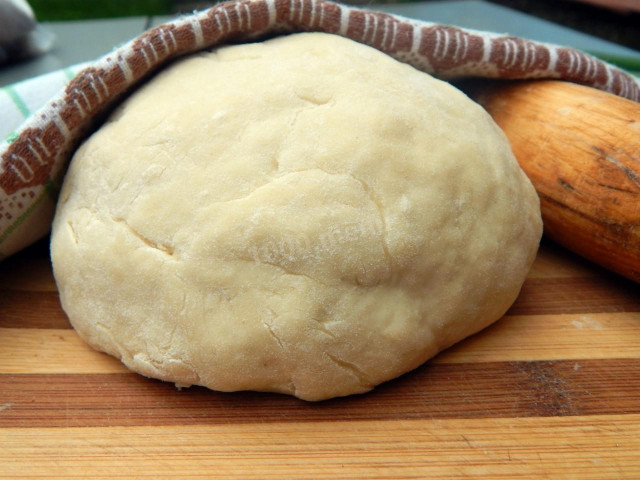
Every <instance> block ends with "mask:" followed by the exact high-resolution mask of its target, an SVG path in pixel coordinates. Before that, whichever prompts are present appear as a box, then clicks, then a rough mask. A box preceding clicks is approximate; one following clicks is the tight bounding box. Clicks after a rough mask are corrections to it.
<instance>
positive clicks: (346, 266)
mask: <svg viewBox="0 0 640 480" xmlns="http://www.w3.org/2000/svg"><path fill="white" fill-rule="evenodd" d="M540 235H541V219H540V210H539V202H538V198H537V196H536V193H535V191H534V189H533V187H532V186H531V184H530V182H529V181H528V179H527V178H526V176H525V175H524V173H523V172H522V171H521V170H520V168H519V167H518V164H517V163H516V161H515V159H514V157H513V154H512V153H511V150H510V148H509V145H508V143H507V141H506V139H505V137H504V135H503V134H502V132H501V131H500V130H499V129H498V127H497V126H496V125H495V124H494V123H493V121H492V120H491V118H490V117H489V115H488V114H487V113H486V112H485V111H484V110H482V108H480V107H479V106H478V105H476V104H475V103H473V102H472V101H470V100H469V99H468V98H467V97H465V95H463V94H462V93H460V92H459V91H457V90H456V89H455V88H453V87H451V86H450V85H449V84H447V83H444V82H441V81H438V80H435V79H433V78H431V77H430V76H428V75H426V74H424V73H421V72H419V71H417V70H415V69H413V68H412V67H410V66H408V65H405V64H402V63H400V62H397V61H396V60H394V59H392V58H390V57H388V56H386V55H384V54H383V53H381V52H379V51H377V50H374V49H372V48H369V47H367V46H364V45H361V44H358V43H356V42H353V41H350V40H346V39H343V38H341V37H338V36H334V35H327V34H319V33H306V34H297V35H291V36H286V37H279V38H275V39H272V40H269V41H266V42H264V43H256V44H245V45H238V46H228V47H224V48H219V49H217V50H215V51H213V52H203V53H199V54H196V55H193V56H191V57H189V58H186V59H183V60H180V61H179V62H177V63H175V64H173V65H172V66H170V67H169V68H167V69H166V70H164V71H162V72H161V73H160V74H158V75H157V76H156V77H155V78H153V79H152V80H151V81H149V82H148V83H147V84H146V85H144V86H142V87H141V88H139V89H138V90H137V91H136V92H135V93H134V94H133V95H132V96H131V97H130V98H129V99H127V100H126V101H125V102H124V103H123V104H122V105H121V106H120V107H119V108H118V110H117V111H115V112H114V113H113V115H112V116H111V118H110V119H109V120H108V121H107V122H106V124H104V125H103V126H102V127H101V128H100V129H99V130H98V131H97V132H96V133H95V134H93V135H92V136H91V137H90V138H89V139H88V140H87V141H86V142H85V143H84V144H83V145H82V146H81V148H79V150H78V151H77V153H76V154H75V156H74V158H73V161H72V163H71V166H70V168H69V171H68V174H67V176H66V179H65V183H64V186H63V189H62V193H61V198H60V201H59V205H58V208H57V214H56V217H55V221H54V225H53V234H52V244H51V251H52V260H53V266H54V269H55V278H56V281H57V283H58V287H59V290H60V298H61V302H62V305H63V307H64V310H65V311H66V312H67V314H68V316H69V318H70V320H71V322H72V324H73V326H74V327H75V329H76V330H77V332H78V333H79V335H80V336H81V337H82V338H83V339H85V340H86V341H87V342H88V343H89V344H90V345H92V346H93V347H94V348H96V349H99V350H102V351H105V352H107V353H109V354H111V355H114V356H116V357H118V358H120V359H121V360H122V362H124V363H125V365H127V367H129V368H130V369H132V370H135V371H136V372H139V373H141V374H143V375H147V376H150V377H155V378H160V379H164V380H168V381H172V382H176V383H177V384H179V385H191V384H198V385H204V386H207V387H209V388H211V389H214V390H222V391H234V390H261V391H273V392H283V393H288V394H292V395H295V396H297V397H300V398H303V399H306V400H321V399H326V398H330V397H334V396H340V395H348V394H352V393H360V392H366V391H367V390H370V389H371V388H373V387H374V386H375V385H377V384H379V383H381V382H383V381H385V380H388V379H391V378H394V377H396V376H398V375H400V374H402V373H404V372H407V371H409V370H411V369H413V368H415V367H417V366H418V365H420V364H421V363H423V362H424V361H425V360H427V359H429V358H430V357H432V356H433V355H435V354H436V353H437V352H439V351H440V350H442V349H444V348H446V347H448V346H450V345H451V344H453V343H455V342H457V341H459V340H461V339H462V338H464V337H466V336H468V335H470V334H472V333H474V332H477V331H478V330H480V329H482V328H484V327H486V326H487V325H489V324H490V323H491V322H493V321H495V320H497V319H498V318H499V317H500V316H501V315H503V314H504V312H505V311H506V309H507V308H508V307H509V306H510V305H511V303H512V302H513V301H514V299H515V298H516V296H517V294H518V292H519V290H520V287H521V285H522V282H523V281H524V278H525V275H526V273H527V271H528V269H529V267H530V265H531V263H532V261H533V259H534V256H535V253H536V250H537V246H538V242H539V239H540Z"/></svg>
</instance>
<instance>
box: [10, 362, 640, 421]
mask: <svg viewBox="0 0 640 480" xmlns="http://www.w3.org/2000/svg"><path fill="white" fill-rule="evenodd" d="M0 383H1V384H2V385H3V388H2V393H0V405H10V408H6V409H5V410H4V411H3V413H2V415H0V426H1V427H22V426H29V425H32V424H34V423H37V425H38V426H40V427H85V426H88V427H98V426H114V425H176V424H177V425H192V424H218V423H223V424H224V423H264V422H310V421H343V422H350V421H353V420H380V421H383V420H395V421H402V420H406V419H416V418H498V417H542V416H566V415H585V414H591V415H604V414H610V415H612V414H616V413H620V412H624V413H628V414H632V413H633V414H640V359H620V360H597V361H595V360H579V361H575V360H571V361H554V362H500V363H477V364H427V365H424V366H422V367H420V368H418V369H417V370H415V371H413V372H411V373H409V374H405V375H403V376H402V377H400V378H398V379H396V380H392V381H390V382H387V383H385V384H383V385H381V386H378V387H377V388H376V389H375V390H374V391H373V392H371V393H368V394H365V395H355V396H350V397H347V398H343V399H333V400H328V401H324V402H321V403H320V404H310V403H307V402H304V401H302V400H298V399H295V398H293V397H290V396H286V395H275V394H269V393H263V394H261V393H254V392H235V393H220V392H213V391H211V390H208V389H205V388H203V387H191V388H190V389H183V390H178V389H176V388H175V386H174V385H172V384H169V383H166V382H160V381H157V380H149V379H145V378H144V377H141V376H140V375H137V374H135V373H129V374H101V375H99V374H91V375H89V374H58V375H55V377H52V376H51V375H38V374H30V375H19V374H18V375H15V374H3V375H0ZM257 414H258V415H257Z"/></svg>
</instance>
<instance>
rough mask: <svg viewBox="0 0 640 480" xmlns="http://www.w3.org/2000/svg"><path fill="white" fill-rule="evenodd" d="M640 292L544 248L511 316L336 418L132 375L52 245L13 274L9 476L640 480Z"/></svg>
mask: <svg viewBox="0 0 640 480" xmlns="http://www.w3.org/2000/svg"><path fill="white" fill-rule="evenodd" d="M639 312H640V288H639V286H638V285H637V284H634V283H632V282H630V281H628V280H625V279H623V278H621V277H618V276H616V275H614V274H611V273H608V272H605V271H604V270H601V269H600V268H598V267H595V266H592V265H590V264H588V263H587V262H586V261H584V260H581V259H579V258H578V257H576V256H574V255H573V254H571V253H569V252H567V251H566V250H564V249H562V248H561V247H558V246H557V245H555V244H552V243H549V242H547V241H545V242H544V243H543V245H542V248H541V250H540V253H539V255H538V257H537V260H536V263H535V265H534V267H533V269H532V271H531V272H530V274H529V276H528V278H527V281H526V282H525V284H524V288H523V289H522V293H521V295H520V297H519V298H518V300H517V301H516V303H515V304H514V305H513V307H512V308H511V309H510V310H509V312H508V313H507V315H506V316H505V317H504V318H503V319H502V320H500V321H499V322H498V323H496V324H495V325H494V326H492V327H490V328H488V329H487V330H485V331H484V332H481V333H480V334H478V335H476V336H474V337H472V338H470V339H467V340H466V341H463V342H462V343H460V344H458V345H457V346H455V347H454V348H452V349H450V350H448V351H446V352H444V353H443V354H441V355H439V356H438V357H437V358H435V359H434V360H433V361H431V362H430V363H428V364H426V365H424V366H422V367H420V368H418V369H417V370H415V371H414V372H411V373H409V374H407V375H404V376H403V377H401V378H399V379H397V380H394V381H391V382H388V383H386V384H384V385H382V386H380V387H379V388H377V389H376V390H375V391H373V392H371V393H368V394H365V395H360V396H352V397H348V398H342V399H334V400H331V401H327V402H323V403H316V404H311V403H305V402H303V401H300V400H296V399H294V398H290V397H287V396H282V395H275V394H260V393H250V392H249V393H247V392H244V393H234V394H225V393H218V392H212V391H208V390H206V389H204V388H198V387H195V388H190V389H185V390H182V391H178V390H177V389H176V388H175V387H174V386H173V385H172V384H168V383H163V382H160V381H156V380H150V379H147V378H144V377H142V376H139V375H137V374H134V373H130V372H128V371H127V370H126V369H125V368H124V367H123V366H122V365H121V364H120V363H119V362H118V361H117V360H115V359H113V358H111V357H109V356H107V355H105V354H102V353H98V352H95V351H93V350H91V349H90V348H89V347H87V346H86V345H85V344H84V343H83V342H82V341H80V339H79V338H78V337H77V336H76V334H75V333H74V331H73V330H72V329H71V328H70V326H69V323H68V321H67V318H66V316H65V315H64V313H63V312H62V311H61V309H60V305H59V303H58V295H57V293H56V288H55V285H54V282H53V278H52V274H51V268H50V265H49V260H48V251H47V245H46V243H40V244H38V245H36V246H34V247H31V248H30V249H28V250H27V251H25V252H23V253H21V254H19V255H18V256H16V257H14V258H11V259H9V260H7V261H6V262H4V263H2V264H1V265H0V478H1V479H11V478H65V479H69V478H83V479H89V478H92V479H93V478H114V477H122V478H154V479H156V478H214V477H216V478H217V477H219V478H260V479H263V478H276V479H282V478H314V479H317V478H437V479H445V478H446V479H449V478H467V477H474V476H475V477H481V478H505V477H508V478H526V479H535V478H552V479H561V478H576V479H595V478H606V479H613V478H616V479H624V478H629V479H631V478H635V479H637V478H640V313H639Z"/></svg>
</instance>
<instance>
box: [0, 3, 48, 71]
mask: <svg viewBox="0 0 640 480" xmlns="http://www.w3.org/2000/svg"><path fill="white" fill-rule="evenodd" d="M52 45H53V34H51V33H50V32H48V31H47V30H46V29H43V28H41V27H39V26H38V24H37V23H36V19H35V16H34V14H33V11H32V10H31V8H30V7H29V4H28V3H27V2H26V1H25V0H0V64H1V63H5V62H8V61H11V60H20V59H24V58H30V57H34V56H36V55H40V54H43V53H45V52H46V51H48V50H49V49H50V48H51V46H52Z"/></svg>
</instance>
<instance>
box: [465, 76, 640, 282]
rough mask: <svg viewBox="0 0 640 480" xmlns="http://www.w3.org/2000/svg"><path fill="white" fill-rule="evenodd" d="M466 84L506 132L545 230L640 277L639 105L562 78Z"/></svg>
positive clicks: (595, 258)
mask: <svg viewBox="0 0 640 480" xmlns="http://www.w3.org/2000/svg"><path fill="white" fill-rule="evenodd" d="M463 89H465V90H466V91H467V93H469V94H470V95H471V96H472V98H474V99H475V100H476V101H477V102H479V103H480V104H482V105H483V106H484V107H485V108H486V109H487V111H488V112H489V113H490V114H491V116H492V117H493V119H494V120H495V121H496V123H497V124H498V125H500V127H501V128H502V129H503V130H504V132H505V133H506V135H507V137H508V138H509V141H510V142H511V146H512V148H513V152H514V154H515V156H516V158H517V159H518V162H519V163H520V165H521V167H522V168H523V169H524V171H525V172H526V173H527V175H528V176H529V178H530V179H531V181H532V182H533V185H534V186H535V188H536V190H537V192H538V195H539V196H540V202H541V209H542V217H543V220H544V231H545V234H546V235H547V236H549V237H550V238H552V239H554V240H555V241H557V242H558V243H561V244H562V245H564V246H566V247H567V248H569V249H571V250H573V251H574V252H576V253H578V254H580V255H582V256H583V257H586V258H588V259H590V260H592V261H594V262H596V263H598V264H600V265H602V266H604V267H606V268H608V269H610V270H613V271H615V272H618V273H620V274H622V275H624V276H625V277H627V278H629V279H631V280H633V281H635V282H640V104H639V103H635V102H632V101H629V100H625V99H623V98H620V97H616V96H614V95H611V94H608V93H604V92H601V91H599V90H595V89H593V88H589V87H583V86H580V85H576V84H572V83H567V82H560V81H548V80H545V81H542V80H538V81H526V82H498V83H495V82H494V83H490V84H489V83H482V84H477V83H476V84H471V85H468V86H464V85H463Z"/></svg>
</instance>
